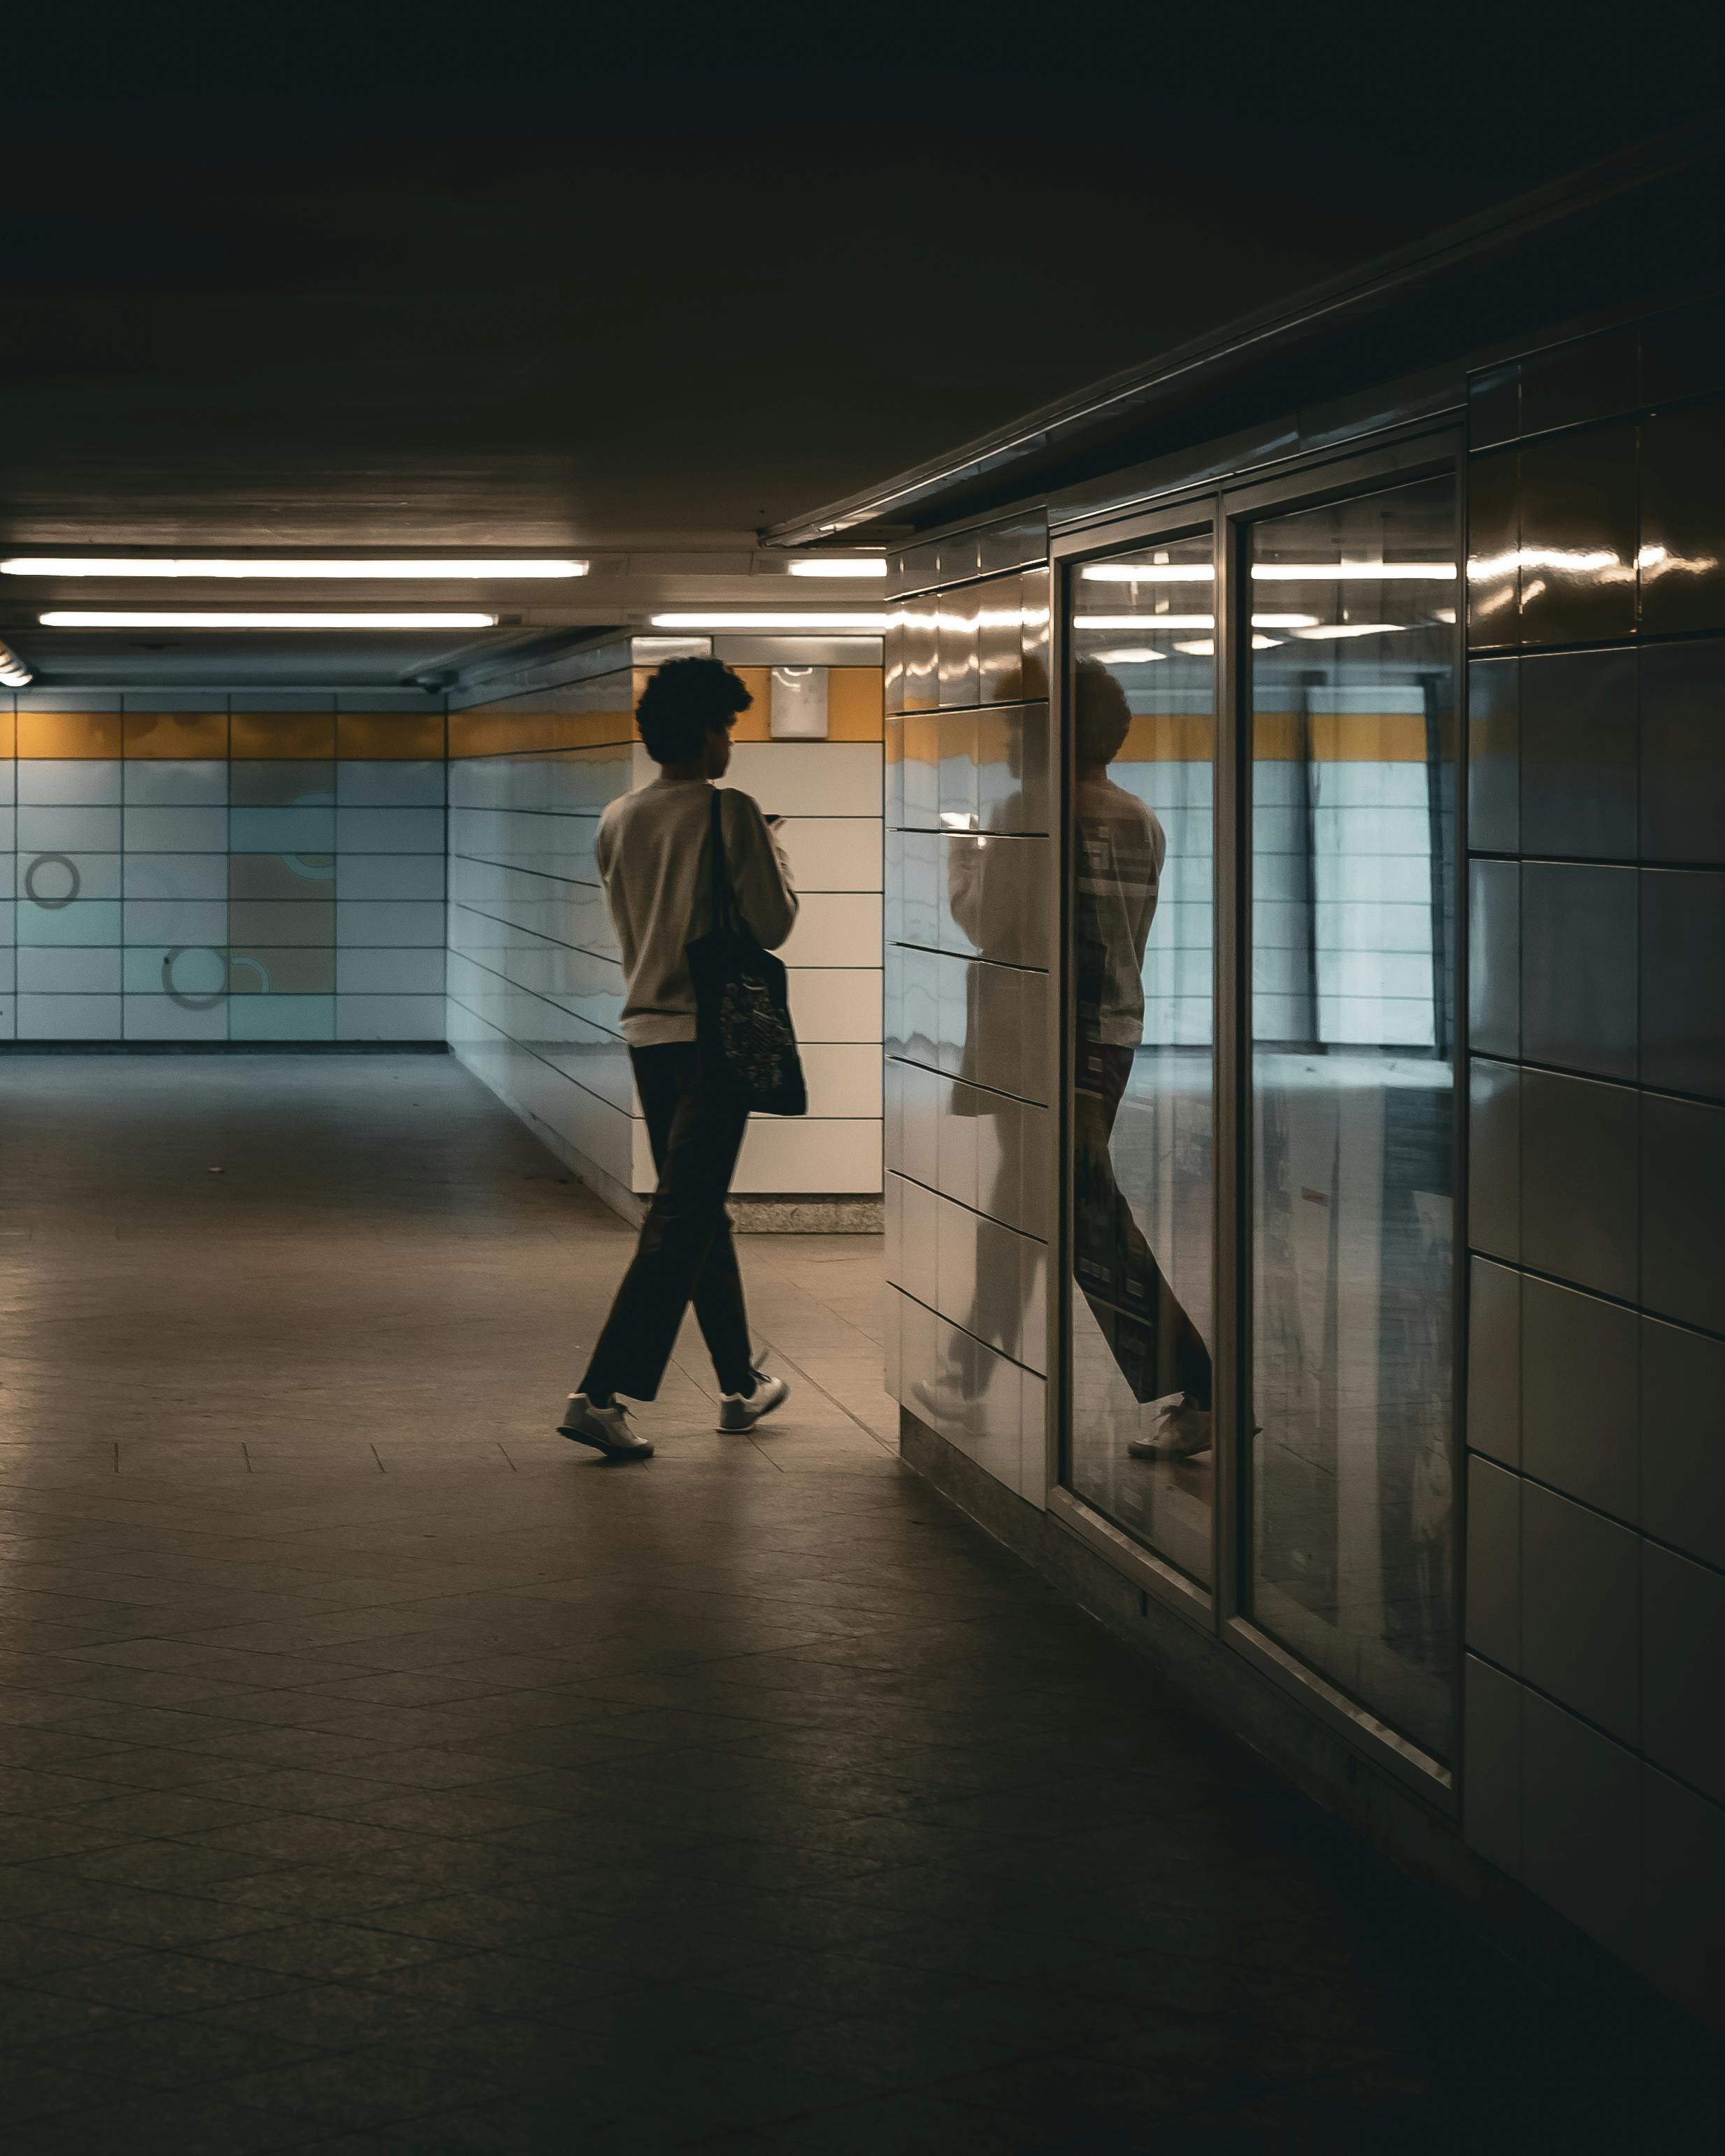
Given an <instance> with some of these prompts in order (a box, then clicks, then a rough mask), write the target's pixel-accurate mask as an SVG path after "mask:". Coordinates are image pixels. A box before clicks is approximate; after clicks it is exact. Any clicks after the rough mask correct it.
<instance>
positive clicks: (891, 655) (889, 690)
mask: <svg viewBox="0 0 1725 2156" xmlns="http://www.w3.org/2000/svg"><path fill="white" fill-rule="evenodd" d="M880 702H881V708H882V709H883V710H884V711H885V712H886V715H887V716H888V717H889V718H891V716H893V714H894V713H895V712H898V711H903V709H904V707H905V612H904V608H903V607H902V606H901V604H900V603H898V602H897V601H896V600H895V601H894V602H893V603H892V604H891V605H890V606H889V607H888V608H887V609H886V634H885V635H884V636H883V637H882V638H881V639H880Z"/></svg>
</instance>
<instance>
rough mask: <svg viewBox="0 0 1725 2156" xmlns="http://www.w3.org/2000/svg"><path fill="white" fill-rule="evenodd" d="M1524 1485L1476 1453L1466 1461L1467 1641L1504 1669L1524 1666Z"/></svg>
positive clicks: (1477, 1651)
mask: <svg viewBox="0 0 1725 2156" xmlns="http://www.w3.org/2000/svg"><path fill="white" fill-rule="evenodd" d="M1466 1577H1467V1621H1466V1633H1467V1644H1468V1645H1469V1646H1470V1647H1471V1648H1472V1650H1474V1652H1475V1653H1476V1654H1479V1655H1486V1657H1487V1659H1488V1660H1490V1661H1494V1662H1496V1663H1497V1664H1498V1665H1499V1666H1501V1667H1502V1668H1504V1669H1507V1670H1519V1669H1520V1668H1521V1666H1522V1481H1521V1478H1520V1477H1519V1476H1515V1475H1509V1474H1506V1473H1505V1472H1504V1471H1503V1470H1502V1468H1501V1467H1496V1466H1493V1465H1492V1464H1491V1461H1490V1460H1482V1459H1481V1458H1480V1457H1479V1456H1478V1455H1474V1456H1473V1457H1471V1459H1470V1460H1468V1463H1467V1574H1466Z"/></svg>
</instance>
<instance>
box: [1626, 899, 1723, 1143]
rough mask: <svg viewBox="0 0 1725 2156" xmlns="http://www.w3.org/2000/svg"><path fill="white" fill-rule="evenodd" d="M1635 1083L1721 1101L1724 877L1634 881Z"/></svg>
mask: <svg viewBox="0 0 1725 2156" xmlns="http://www.w3.org/2000/svg"><path fill="white" fill-rule="evenodd" d="M1640 940H1641V957H1640V983H1641V1009H1640V1053H1641V1082H1642V1084H1643V1085H1645V1086H1654V1087H1656V1088H1658V1089H1659V1090H1660V1091H1669V1092H1673V1093H1701V1094H1704V1095H1707V1096H1710V1097H1711V1098H1712V1099H1714V1100H1725V873H1722V872H1721V871H1720V870H1717V869H1699V870H1681V869H1647V870H1643V872H1642V874H1641V877H1640Z"/></svg>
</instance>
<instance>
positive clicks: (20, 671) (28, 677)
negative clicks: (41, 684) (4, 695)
mask: <svg viewBox="0 0 1725 2156" xmlns="http://www.w3.org/2000/svg"><path fill="white" fill-rule="evenodd" d="M35 678H36V677H35V675H33V673H32V672H31V671H30V670H29V668H28V666H26V665H25V664H24V662H23V660H22V659H20V658H19V657H18V654H17V652H15V651H14V650H13V649H12V647H11V645H10V644H0V682H3V683H4V684H5V685H6V686H7V687H8V689H28V687H29V685H30V684H31V682H32V681H33V680H35Z"/></svg>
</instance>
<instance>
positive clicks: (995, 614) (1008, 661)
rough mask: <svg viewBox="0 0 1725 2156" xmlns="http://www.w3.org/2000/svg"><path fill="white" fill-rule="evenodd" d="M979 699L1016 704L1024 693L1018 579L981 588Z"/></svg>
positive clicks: (978, 659)
mask: <svg viewBox="0 0 1725 2156" xmlns="http://www.w3.org/2000/svg"><path fill="white" fill-rule="evenodd" d="M978 603H979V608H980V612H979V614H978V635H977V664H978V690H977V693H978V696H979V698H980V700H981V701H983V703H984V704H1015V703H1017V702H1018V701H1019V699H1020V698H1021V697H1022V696H1023V695H1024V598H1023V591H1022V588H1021V586H1020V584H1019V579H1018V577H998V578H997V579H996V580H995V581H994V582H993V583H987V584H983V585H980V586H979V587H978Z"/></svg>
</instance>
